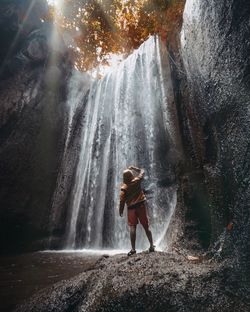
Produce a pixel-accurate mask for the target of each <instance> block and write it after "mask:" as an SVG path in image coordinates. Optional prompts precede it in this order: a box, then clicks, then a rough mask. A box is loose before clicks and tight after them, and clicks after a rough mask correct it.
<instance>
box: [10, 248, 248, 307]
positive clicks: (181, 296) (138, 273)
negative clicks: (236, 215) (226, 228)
mask: <svg viewBox="0 0 250 312" xmlns="http://www.w3.org/2000/svg"><path fill="white" fill-rule="evenodd" d="M177 257H178V256H174V255H172V254H168V253H159V252H155V253H151V254H137V255H135V256H134V259H135V260H136V259H140V261H134V264H133V266H131V265H130V264H129V263H130V262H131V261H132V260H131V258H128V257H127V256H125V255H117V256H113V257H109V258H106V259H105V258H103V260H102V261H101V262H99V263H97V265H96V266H95V267H94V268H93V270H91V271H88V272H83V273H82V274H80V275H78V276H76V277H74V278H72V279H70V280H67V281H62V282H59V283H57V284H55V285H54V286H53V287H50V288H48V289H45V290H43V291H40V292H39V293H37V294H36V295H35V296H33V297H32V298H30V300H28V301H26V302H25V303H23V304H22V305H20V306H19V307H17V309H16V310H15V311H16V312H22V311H25V312H29V311H33V312H36V311H39V312H43V311H44V312H45V311H46V312H50V311H60V312H63V311H90V312H93V311H109V312H111V311H117V310H118V311H121V312H123V311H225V312H226V311H229V310H233V309H234V306H235V305H237V306H238V309H239V310H240V311H247V307H248V302H247V301H246V300H245V299H243V298H242V297H239V296H238V295H237V294H235V295H234V296H232V295H231V292H232V291H233V289H234V287H235V286H236V285H238V284H237V283H236V284H234V282H233V278H232V271H231V270H230V266H229V264H228V265H226V264H225V263H224V264H222V265H219V266H218V265H217V264H212V263H210V264H209V263H208V262H204V263H202V264H201V263H197V264H195V265H194V264H193V263H189V262H188V261H187V260H184V261H179V259H178V258H177ZM225 281H226V282H225ZM221 283H223V288H222V287H221Z"/></svg>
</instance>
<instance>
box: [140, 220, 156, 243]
mask: <svg viewBox="0 0 250 312" xmlns="http://www.w3.org/2000/svg"><path fill="white" fill-rule="evenodd" d="M142 226H143V228H144V230H145V233H146V235H147V238H148V241H149V243H150V247H151V248H154V243H153V237H152V232H151V231H150V229H149V226H148V224H142Z"/></svg>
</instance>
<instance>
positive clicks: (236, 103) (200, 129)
mask: <svg viewBox="0 0 250 312" xmlns="http://www.w3.org/2000/svg"><path fill="white" fill-rule="evenodd" d="M249 23H250V7H249V5H248V3H247V1H244V0H240V1H234V0H225V1H220V2H216V1H193V0H187V2H186V6H185V11H184V16H183V28H182V33H181V58H182V59H181V60H180V59H179V60H178V57H176V58H175V62H176V63H177V64H179V65H177V66H176V64H174V63H173V64H172V65H173V77H174V80H175V88H176V102H177V106H178V113H179V120H180V127H181V130H182V137H183V145H184V149H185V156H186V164H185V166H186V167H185V168H184V169H183V168H182V169H183V172H182V173H181V175H180V176H182V178H181V180H180V191H179V192H180V193H179V195H180V197H181V198H182V199H181V200H182V201H183V202H182V204H183V205H184V206H185V207H186V208H187V211H186V214H185V216H183V215H182V218H183V220H184V225H183V226H182V231H183V234H184V239H187V240H191V239H192V237H190V235H191V236H192V235H194V233H195V232H196V234H197V232H198V235H197V237H199V239H200V242H202V243H203V244H204V246H205V247H208V246H209V244H213V243H214V242H215V241H217V240H218V238H219V237H220V236H221V233H223V231H225V227H226V225H227V224H228V223H229V222H230V221H232V222H233V230H232V234H231V235H232V239H231V240H228V241H227V239H226V241H227V243H226V246H227V252H226V254H227V256H231V257H232V258H233V260H234V263H235V264H236V263H237V265H238V269H239V272H241V273H240V275H241V277H238V278H239V279H241V280H242V281H244V280H245V281H246V282H247V280H248V282H249V272H250V268H249V265H248V263H249V261H248V260H247V259H249V250H250V248H249V247H250V246H249V237H250V219H249V208H250V207H249V197H250V186H249V185H250V184H249V177H250V175H249V165H250V157H249V156H250V155H249V146H250V140H249V131H250V115H249V108H250V28H249ZM178 61H179V62H178ZM181 62H183V66H182V67H181V66H180V63H181ZM179 200H180V198H179ZM182 207H183V206H182ZM192 227H193V228H192ZM202 233H204V234H202ZM188 235H189V236H188Z"/></svg>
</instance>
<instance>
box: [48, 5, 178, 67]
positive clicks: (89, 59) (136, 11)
mask: <svg viewBox="0 0 250 312" xmlns="http://www.w3.org/2000/svg"><path fill="white" fill-rule="evenodd" d="M183 6H184V1H183V0H175V1H173V0H172V1H171V0H114V1H111V0H62V4H61V9H60V10H56V9H55V8H54V7H50V12H51V15H52V16H53V18H54V20H55V23H56V24H57V25H58V27H59V28H60V29H61V31H62V32H63V33H64V34H70V37H71V38H73V42H72V43H71V44H69V45H70V47H71V52H72V57H73V59H74V64H75V67H76V68H78V69H80V70H84V71H85V70H89V69H91V68H93V67H96V66H97V65H100V64H107V63H108V57H109V55H110V54H111V53H116V54H119V53H120V54H124V55H127V54H129V53H130V52H131V51H132V50H133V49H135V48H138V46H139V45H140V44H141V43H142V42H143V41H145V40H146V39H147V38H148V37H149V36H150V35H151V34H155V33H160V34H161V35H162V36H167V33H168V32H170V31H171V29H172V28H171V24H173V21H171V18H172V17H173V19H174V20H175V22H176V21H179V20H180V19H181V16H182V11H183ZM170 11H171V12H173V14H172V15H171V14H170V15H169V14H168V13H169V12H170ZM166 17H168V20H167V18H166Z"/></svg>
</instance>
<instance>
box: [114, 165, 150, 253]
mask: <svg viewBox="0 0 250 312" xmlns="http://www.w3.org/2000/svg"><path fill="white" fill-rule="evenodd" d="M133 171H135V172H137V173H138V175H137V176H134V174H133ZM143 175H144V170H142V169H139V168H136V167H133V166H130V167H129V168H128V169H126V170H125V171H124V172H123V184H122V186H121V193H120V206H119V213H120V216H121V217H122V216H123V211H124V206H125V203H126V204H127V207H128V225H129V229H130V240H131V246H132V249H131V250H130V252H129V253H128V256H131V255H133V254H135V253H136V250H135V240H136V226H137V224H138V221H140V223H141V225H142V226H143V228H144V230H145V233H146V235H147V238H148V240H149V243H150V247H149V252H153V251H154V248H155V246H154V244H153V238H152V233H151V231H150V229H149V225H148V217H147V212H146V206H145V204H146V197H145V194H144V193H143V190H142V188H141V180H142V178H143Z"/></svg>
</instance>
